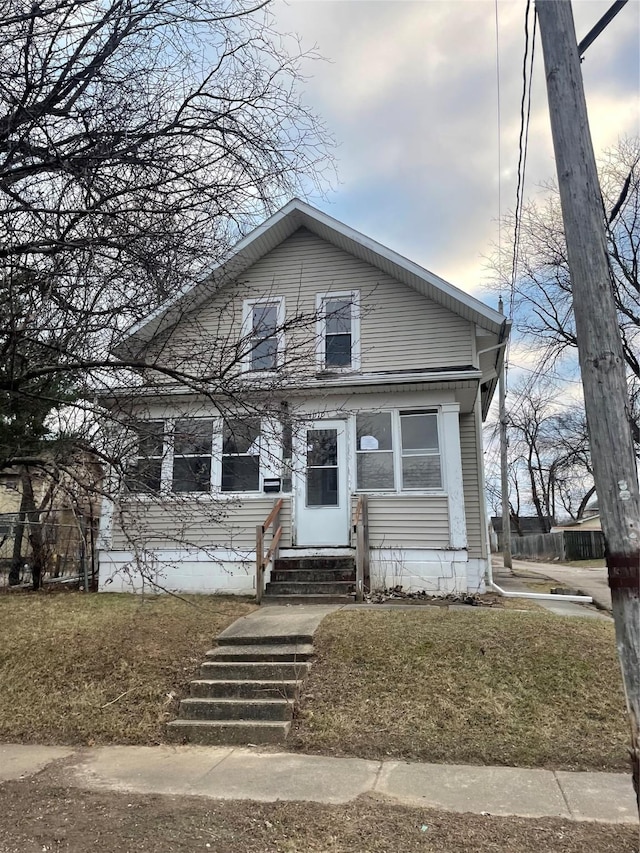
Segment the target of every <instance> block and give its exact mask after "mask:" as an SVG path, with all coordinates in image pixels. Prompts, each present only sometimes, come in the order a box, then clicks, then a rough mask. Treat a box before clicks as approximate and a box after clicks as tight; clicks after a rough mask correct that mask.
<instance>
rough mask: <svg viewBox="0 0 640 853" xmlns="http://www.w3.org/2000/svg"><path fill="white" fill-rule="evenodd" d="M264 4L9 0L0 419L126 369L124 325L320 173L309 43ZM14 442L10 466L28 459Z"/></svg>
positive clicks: (1, 172) (2, 80)
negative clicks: (119, 347) (120, 343)
mask: <svg viewBox="0 0 640 853" xmlns="http://www.w3.org/2000/svg"><path fill="white" fill-rule="evenodd" d="M266 6H267V4H266V3H263V2H256V3H251V2H249V0H195V2H194V0H177V2H176V0H171V2H169V0H126V2H124V1H123V0H112V2H106V1H105V0H44V2H41V3H34V4H32V5H31V6H30V7H25V6H24V4H22V3H18V2H15V0H6V2H5V3H4V4H3V6H2V14H1V16H0V60H1V61H0V264H1V265H2V270H1V273H2V280H1V283H0V296H1V301H2V309H3V310H2V314H3V321H2V330H1V333H0V350H1V351H2V354H3V356H4V362H3V369H2V371H1V375H0V392H1V393H3V394H4V395H5V396H4V399H3V403H2V411H1V412H0V417H2V419H3V420H4V423H5V426H7V424H8V423H10V422H11V419H12V418H14V417H15V411H14V412H13V413H12V411H11V409H12V406H13V409H14V410H15V409H16V405H15V404H16V400H18V401H19V403H20V406H19V408H21V409H22V410H24V408H25V406H27V405H28V404H32V405H33V406H34V407H35V402H36V401H40V404H41V405H40V409H42V408H44V409H45V410H46V405H42V404H43V403H44V401H45V400H49V402H51V406H52V408H54V407H55V404H56V401H58V400H59V399H60V398H61V397H62V399H63V401H64V402H68V401H69V399H70V398H71V397H78V396H79V395H80V394H81V393H84V390H85V386H86V384H87V373H88V372H90V371H91V370H98V369H100V370H102V371H104V370H105V369H107V370H109V369H113V368H115V367H116V366H117V365H116V360H115V359H112V358H110V356H109V350H110V347H111V345H112V344H113V343H114V340H116V339H117V335H118V334H119V333H121V331H122V330H123V329H126V328H127V327H128V326H130V325H131V324H132V323H133V322H135V321H136V320H138V319H140V318H141V317H143V316H146V315H147V314H148V313H149V312H150V311H151V310H153V309H154V308H155V307H156V306H158V305H159V304H160V303H161V302H162V301H163V300H165V299H167V298H169V297H170V296H172V295H174V294H175V293H176V292H177V291H178V290H179V289H181V288H184V287H187V286H188V285H189V284H190V283H192V282H193V281H194V280H196V279H197V278H199V277H201V276H202V275H203V273H204V272H205V271H206V270H207V269H208V268H209V267H210V265H211V264H212V263H214V262H215V261H218V260H220V259H221V258H222V257H224V254H225V252H226V251H227V249H228V247H229V243H230V241H231V240H234V239H236V238H237V237H238V236H239V234H241V233H242V232H243V231H245V230H246V229H247V228H248V227H250V226H251V225H252V224H253V223H255V222H256V221H258V220H262V219H263V218H264V215H265V213H268V212H271V211H272V210H273V209H274V208H275V207H276V206H278V205H279V204H280V203H281V202H282V200H283V198H284V197H289V196H290V195H291V194H292V193H293V192H295V191H297V190H299V189H302V191H304V187H305V185H306V186H307V187H311V186H313V185H314V183H316V184H317V181H318V180H319V179H320V171H321V170H322V168H323V167H324V166H325V165H326V164H327V160H326V145H325V143H326V141H327V140H326V135H325V134H324V131H323V128H322V127H321V125H320V124H319V122H318V121H317V119H316V118H315V117H314V116H313V115H312V114H311V113H310V112H309V111H308V110H307V109H305V107H304V106H303V105H302V103H301V102H300V100H299V98H298V95H297V93H296V84H297V81H298V79H299V67H300V61H301V59H302V58H303V54H302V53H301V52H300V50H299V48H298V46H297V43H294V44H293V50H291V49H290V48H291V46H292V45H291V44H287V43H286V40H285V39H284V38H281V37H280V36H279V35H278V34H277V33H276V32H275V31H274V30H273V28H272V22H271V19H270V13H269V12H268V10H267V8H266ZM135 366H142V367H144V366H145V365H135ZM101 375H102V377H103V378H104V373H103V374H101ZM54 386H57V387H54ZM36 420H37V418H36ZM40 421H42V418H40ZM40 429H42V423H41V424H40ZM4 438H5V439H6V438H7V436H6V435H5V436H4ZM2 444H3V446H2V448H1V449H0V457H2V458H3V460H4V464H11V458H12V457H14V456H16V455H17V456H18V457H19V456H22V455H24V452H23V451H24V447H18V448H16V447H15V446H11V444H10V443H9V442H7V441H6V440H3V442H2Z"/></svg>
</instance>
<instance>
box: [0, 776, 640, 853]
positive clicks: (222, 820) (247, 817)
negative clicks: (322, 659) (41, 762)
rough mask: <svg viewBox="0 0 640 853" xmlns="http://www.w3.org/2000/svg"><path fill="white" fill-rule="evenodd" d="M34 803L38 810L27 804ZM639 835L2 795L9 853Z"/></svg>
mask: <svg viewBox="0 0 640 853" xmlns="http://www.w3.org/2000/svg"><path fill="white" fill-rule="evenodd" d="M27 803H28V808H27V807H26V804H27ZM636 837H637V830H636V829H635V828H634V827H633V826H616V825H606V824H597V823H588V822H573V821H568V820H562V819H559V818H551V819H537V820H532V819H527V818H516V817H492V816H491V815H472V814H453V813H448V812H442V811H435V810H432V809H422V808H420V809H419V808H406V807H403V806H397V805H393V804H391V803H388V802H385V801H380V800H374V799H370V798H367V797H361V798H359V799H358V800H356V801H354V802H352V803H348V804H346V805H343V806H325V805H320V804H319V803H255V802H249V801H247V802H219V801H215V800H206V799H204V798H198V797H166V796H158V795H153V794H134V793H125V794H122V793H115V792H113V791H100V792H90V791H80V790H71V791H70V790H65V789H63V788H47V787H46V786H44V785H43V784H42V783H38V782H35V783H34V780H30V781H29V782H11V783H8V784H6V785H2V786H0V839H2V840H1V841H0V851H2V853H41V851H43V850H49V851H58V853H87V851H90V850H99V851H100V853H133V851H135V853H167V851H171V853H194V851H202V853H207V851H209V853H266V851H268V853H300V851H306V853H353V851H356V853H496V851H505V853H585V851H589V853H637V850H638V848H637V846H636V843H635V840H636Z"/></svg>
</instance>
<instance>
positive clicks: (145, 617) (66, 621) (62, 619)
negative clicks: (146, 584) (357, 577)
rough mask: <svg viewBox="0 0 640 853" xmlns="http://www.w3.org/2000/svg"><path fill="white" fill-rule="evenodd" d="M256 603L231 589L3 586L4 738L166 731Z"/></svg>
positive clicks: (129, 736) (100, 738)
mask: <svg viewBox="0 0 640 853" xmlns="http://www.w3.org/2000/svg"><path fill="white" fill-rule="evenodd" d="M253 607H254V605H252V604H250V603H249V602H248V600H246V599H235V598H232V597H222V596H218V597H216V596H187V597H185V598H184V599H181V598H176V597H173V596H169V595H163V596H158V597H145V598H144V599H141V598H140V597H137V596H134V595H113V594H100V595H95V594H94V595H83V594H82V593H57V594H48V595H46V594H42V595H6V594H5V595H0V684H1V685H2V690H0V740H2V741H22V742H25V743H28V742H39V743H69V744H93V743H96V744H98V743H139V744H153V743H158V742H160V741H165V740H166V736H165V729H164V724H165V723H166V721H167V720H169V719H172V718H173V717H175V716H176V714H177V707H178V700H179V698H180V696H183V695H185V692H186V690H187V685H188V683H189V681H190V680H191V679H192V678H193V677H194V675H195V673H196V671H197V669H198V667H199V665H200V663H201V662H202V659H203V655H204V652H205V651H206V650H207V649H208V648H211V646H212V645H213V641H214V638H215V637H216V635H217V634H218V633H219V632H220V631H222V629H223V628H225V627H226V626H227V625H229V624H230V623H231V622H233V621H234V620H235V619H237V618H238V617H239V616H242V615H244V614H245V613H248V612H250V611H251V610H252V609H253Z"/></svg>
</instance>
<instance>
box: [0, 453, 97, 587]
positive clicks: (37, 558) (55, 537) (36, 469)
mask: <svg viewBox="0 0 640 853" xmlns="http://www.w3.org/2000/svg"><path fill="white" fill-rule="evenodd" d="M101 480H102V466H101V464H100V461H99V460H98V458H97V456H96V454H95V453H94V452H93V450H92V449H91V448H89V447H87V446H84V445H82V444H79V443H77V444H75V445H74V446H72V447H71V448H66V449H65V453H64V455H63V456H62V455H61V453H60V448H59V447H57V448H56V447H44V448H41V451H40V453H39V461H38V463H37V464H35V463H34V464H32V465H29V466H26V465H15V466H12V467H9V468H5V469H4V470H3V471H2V472H1V473H0V585H5V584H6V583H9V584H10V585H15V584H18V583H19V582H20V581H21V580H23V581H25V582H26V581H28V582H31V580H32V571H33V568H34V564H36V565H37V566H38V567H39V571H41V573H42V576H43V579H44V580H45V581H46V580H50V579H52V578H59V577H61V576H63V575H66V576H73V577H76V578H77V577H78V576H80V575H82V577H83V579H86V578H87V575H88V579H89V580H90V581H91V582H93V580H95V577H96V574H97V560H96V559H95V554H94V547H93V546H94V543H95V539H96V532H97V522H98V518H99V516H100V501H101V495H100V492H101V489H100V484H101ZM36 579H37V576H36Z"/></svg>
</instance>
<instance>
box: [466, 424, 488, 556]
mask: <svg viewBox="0 0 640 853" xmlns="http://www.w3.org/2000/svg"><path fill="white" fill-rule="evenodd" d="M460 452H461V455H462V481H463V484H464V507H465V514H466V520H467V541H468V543H469V557H471V558H479V557H484V556H486V554H485V552H484V545H483V543H484V536H483V534H482V512H481V504H480V502H481V501H482V500H484V495H481V494H480V476H479V470H478V469H479V465H480V460H479V458H478V452H480V453H481V452H482V448H480V449H478V445H477V432H476V415H475V412H471V414H468V415H460Z"/></svg>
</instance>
